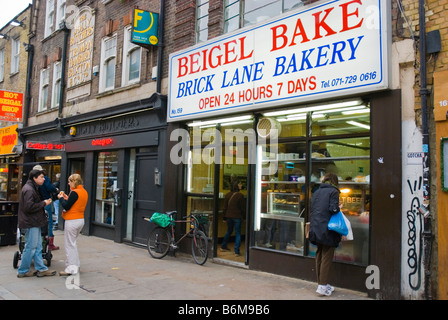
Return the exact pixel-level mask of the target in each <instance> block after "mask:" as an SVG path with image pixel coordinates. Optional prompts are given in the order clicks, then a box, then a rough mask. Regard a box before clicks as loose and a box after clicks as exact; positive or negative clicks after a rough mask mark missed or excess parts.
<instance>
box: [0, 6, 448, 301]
mask: <svg viewBox="0 0 448 320" xmlns="http://www.w3.org/2000/svg"><path fill="white" fill-rule="evenodd" d="M327 2H328V1H303V2H302V3H301V5H303V6H304V8H306V9H308V8H314V6H320V5H325V3H327ZM345 2H348V1H345ZM359 2H361V1H351V2H350V3H351V4H352V3H353V4H355V5H356V4H357V3H359ZM226 3H227V2H226V1H220V0H210V1H208V2H207V1H195V0H176V1H143V0H142V1H139V0H135V1H119V0H99V1H92V0H66V1H59V0H45V1H33V7H32V13H31V17H30V23H29V25H30V29H29V30H30V36H29V39H26V40H24V42H26V41H28V42H29V43H30V44H32V45H33V47H34V56H33V64H32V73H31V76H30V82H29V83H30V88H31V94H30V97H29V98H30V103H29V109H28V110H27V111H26V112H28V115H29V116H28V117H27V119H26V126H25V127H24V128H23V129H22V130H21V136H22V137H23V139H24V143H26V141H38V142H42V143H44V142H45V143H61V144H62V145H63V146H64V151H65V152H61V151H56V150H54V149H53V150H50V149H41V150H35V149H27V148H24V153H23V156H24V160H23V162H24V165H23V167H24V168H25V172H26V170H28V169H29V168H30V167H31V166H32V165H33V164H36V163H39V164H41V165H43V166H44V167H45V168H46V169H47V170H48V171H49V172H50V173H51V174H52V175H53V176H54V175H55V174H56V173H59V172H60V173H61V174H62V176H63V179H62V181H65V180H66V178H65V177H66V176H68V175H69V174H70V173H72V172H74V171H77V172H80V173H82V175H83V176H84V177H85V185H86V188H87V189H88V191H89V194H92V199H91V200H90V203H89V206H88V208H89V209H88V210H87V211H86V219H87V220H88V221H89V223H87V224H86V227H85V230H84V232H85V233H86V234H92V235H97V236H101V237H106V238H110V239H114V240H115V241H119V242H122V241H124V242H134V243H140V244H144V242H145V240H146V235H147V233H148V232H149V228H150V227H149V226H147V225H145V224H143V223H142V222H141V217H142V216H148V215H151V214H152V212H154V211H168V210H174V209H177V210H179V211H182V212H187V213H188V212H189V211H188V210H191V204H192V203H193V202H192V201H191V199H193V198H194V199H193V200H197V199H196V198H200V197H201V196H204V194H202V193H198V194H194V193H188V192H186V191H185V190H186V189H187V187H188V186H186V185H185V183H187V182H185V179H186V176H187V175H188V174H189V173H188V170H184V169H185V168H184V167H182V166H176V165H174V164H173V163H172V162H171V161H170V150H171V147H172V146H173V145H174V143H175V142H174V141H170V135H171V133H172V132H173V131H174V130H175V129H178V128H186V127H187V123H186V122H182V121H181V122H171V123H168V122H167V119H166V117H167V115H166V112H167V111H166V109H167V99H169V97H168V98H167V95H168V94H169V92H168V91H169V82H170V79H169V66H170V63H171V62H170V54H173V53H175V52H179V51H182V50H188V49H189V48H195V47H198V46H201V45H202V44H201V43H199V42H197V40H196V39H197V37H199V35H198V34H197V31H198V28H199V27H198V26H197V20H198V19H199V15H200V12H201V11H200V10H199V7H198V6H201V5H204V4H206V8H207V10H206V11H207V12H206V14H204V15H205V16H207V17H206V19H207V22H206V27H204V29H205V30H206V31H204V32H205V34H206V36H205V38H206V39H207V41H208V42H207V41H205V43H210V42H212V41H218V40H219V39H221V38H222V37H223V36H225V35H226V32H224V30H225V25H226V18H225V13H226V8H225V6H226V5H227V4H226ZM162 4H164V17H163V18H164V23H163V25H162V26H159V27H160V28H162V30H163V38H162V42H161V45H162V46H161V47H157V46H153V47H141V48H137V47H134V46H132V45H130V44H129V41H128V40H127V39H128V38H126V37H128V35H129V33H128V32H129V29H128V28H129V27H131V26H132V23H133V15H134V12H133V9H134V8H139V9H142V10H147V11H151V12H156V13H160V12H161V11H162V10H161V5H162ZM388 4H389V3H388ZM37 5H38V6H37ZM48 6H52V9H50V10H49V8H48ZM62 6H65V7H62ZM447 6H448V4H447V3H446V1H440V0H439V1H431V0H430V1H426V7H425V9H426V12H425V14H426V32H427V33H428V32H431V31H435V30H439V31H440V35H441V42H440V44H441V50H440V51H439V52H434V53H431V54H428V55H427V88H428V89H429V92H430V93H429V99H428V106H427V107H428V111H429V112H428V115H429V133H430V140H429V150H430V151H429V154H432V155H436V154H437V156H431V157H430V161H431V162H430V177H431V178H430V180H429V185H428V187H429V190H430V196H429V199H428V197H427V194H425V193H424V190H422V188H421V186H419V181H423V178H426V176H425V174H424V172H423V171H424V168H423V166H420V165H418V164H416V163H415V162H413V161H412V160H410V156H412V155H414V154H418V156H420V154H421V150H422V149H423V146H422V144H423V142H422V141H423V138H422V113H421V88H420V67H421V62H420V55H419V30H420V29H419V1H417V0H402V1H391V2H390V18H391V19H390V20H391V21H390V29H389V30H388V32H389V33H390V37H391V40H392V44H391V52H390V55H389V56H388V63H390V77H391V81H390V84H389V90H386V91H380V92H378V93H376V94H372V95H368V94H363V95H362V98H363V99H365V100H369V101H370V102H371V103H372V105H374V106H376V107H375V108H372V118H371V119H372V120H371V121H372V123H371V126H372V128H373V129H372V131H371V133H370V134H369V137H370V138H371V139H372V144H373V145H374V146H375V147H374V148H376V151H375V152H376V153H374V150H372V154H371V155H370V157H371V163H372V165H371V166H372V172H373V174H375V172H376V174H377V176H376V178H375V177H374V178H373V181H374V182H372V185H371V186H372V195H374V198H373V200H372V204H373V205H372V206H373V207H375V206H376V208H375V209H373V211H372V212H373V213H372V220H371V221H370V223H371V224H370V228H371V233H370V234H369V237H371V239H372V242H370V244H369V247H368V249H364V250H367V251H368V252H367V254H368V256H369V259H370V260H369V265H376V266H378V267H379V269H380V270H381V280H380V283H381V286H379V289H376V288H374V289H366V288H365V283H364V281H363V280H365V278H366V277H367V276H366V267H367V264H365V263H364V264H361V265H357V264H356V263H352V264H350V263H342V262H338V263H337V264H336V267H335V274H336V275H337V276H336V277H338V279H336V280H335V281H336V285H341V286H345V287H349V288H354V289H357V290H365V291H367V292H368V293H369V295H370V296H372V297H375V298H378V299H388V298H394V299H397V298H404V299H423V298H431V297H432V298H446V297H447V295H448V293H447V289H446V288H447V287H448V285H447V281H448V276H447V274H445V271H444V270H448V268H447V261H448V258H447V256H446V252H445V251H446V250H444V248H446V239H447V238H448V237H447V236H446V230H444V228H441V227H439V226H442V225H445V224H446V222H447V221H446V217H445V215H444V214H443V213H444V212H446V210H445V208H446V207H447V206H448V204H447V203H448V199H445V196H446V194H445V191H443V190H442V189H441V184H442V181H441V180H440V177H441V172H440V171H441V168H442V166H441V161H442V160H440V159H441V158H440V156H439V153H440V148H441V147H440V143H439V140H440V138H442V137H444V136H446V134H445V132H446V128H445V127H446V124H445V122H444V120H445V119H442V120H435V119H434V117H433V114H434V112H435V109H437V105H436V104H437V101H433V98H434V94H435V90H434V88H433V85H434V78H435V77H434V75H436V77H437V75H438V74H439V75H440V74H441V73H442V72H443V71H447V64H448V50H447V49H446V45H447V44H448V43H447V42H448V19H447V17H446V13H445V12H446V11H447V10H446V9H448V7H447ZM64 8H65V9H64ZM300 11H301V10H300V9H299V10H297V12H300ZM60 12H65V17H66V19H65V22H66V25H65V27H64V25H60V22H62V15H61V14H60ZM292 12H293V11H292ZM202 14H203V13H202ZM288 15H289V13H288V12H285V13H283V14H282V16H288ZM352 17H353V16H352ZM50 19H52V21H53V23H49V22H48V21H49V20H50ZM273 20H275V18H273ZM263 21H269V20H263ZM255 25H257V24H255ZM27 30H28V29H27ZM203 40H205V39H203ZM89 41H91V42H89ZM64 43H65V44H64ZM1 44H2V40H0V49H1ZM106 47H107V48H108V49H107V50H106V49H105V48H106ZM111 48H113V50H112V51H109V49H111ZM138 50H140V51H138ZM109 52H112V53H111V54H109ZM21 53H22V52H21ZM64 57H65V60H64ZM131 57H134V58H136V57H139V61H140V63H139V68H138V77H137V78H132V79H131V78H130V76H129V72H130V69H131V67H130V65H129V63H130V62H129V61H130V60H131ZM160 58H161V60H160ZM64 64H65V68H64V67H63V66H64ZM159 65H161V68H162V72H161V75H162V77H161V79H157V75H158V72H157V67H159ZM108 66H110V67H112V68H113V76H111V77H109V76H108V75H109V72H110V70H112V69H107V67H108ZM63 71H64V72H63ZM60 74H62V76H61V75H60ZM134 76H135V74H134ZM135 79H137V80H135ZM0 85H1V83H0ZM59 85H60V87H58V86H59ZM58 90H59V91H58ZM58 92H61V94H62V96H60V95H59V94H58ZM60 102H62V105H61V103H60ZM382 105H384V106H385V107H382ZM382 108H383V109H382ZM384 108H386V109H387V108H389V110H390V112H388V110H384ZM374 109H376V110H374ZM253 113H256V114H259V113H260V111H259V110H255V111H254V112H253ZM257 117H258V115H257ZM397 123H401V126H400V125H398V127H399V128H398V129H397ZM382 131H384V132H382ZM386 140H387V141H388V142H389V143H388V145H390V149H387V146H384V141H386ZM376 141H378V142H376ZM376 143H377V144H376ZM381 148H384V149H381ZM378 150H380V151H381V152H384V153H378ZM387 152H390V155H391V158H390V159H392V158H393V160H391V161H393V162H394V165H393V166H392V165H390V162H388V161H387V160H388V158H387V156H389V154H387ZM392 156H393V157H392ZM380 157H386V161H385V162H384V163H385V164H386V165H385V166H383V164H384V163H382V162H380V161H379V159H380ZM397 159H399V160H397ZM387 165H390V166H389V167H387V168H386V166H387ZM185 167H186V166H185ZM249 167H250V166H249ZM105 168H108V169H107V170H109V171H107V170H106V169H105ZM214 170H215V172H216V173H218V172H219V174H218V176H219V175H221V176H222V177H224V173H223V171H224V170H223V169H220V168H219V166H217V167H215V168H214ZM219 170H222V171H219ZM251 170H253V171H251ZM382 170H383V171H382ZM251 172H252V173H251ZM254 172H255V168H252V169H250V168H249V173H247V181H249V182H248V185H249V186H250V183H251V182H250V181H251V179H252V183H254V182H255V178H254V176H255V175H254ZM386 173H388V174H390V175H391V176H392V177H391V178H389V177H388V176H387V174H386ZM373 174H372V175H373ZM381 175H383V178H384V180H385V181H384V182H382V181H379V180H381V179H380V176H381ZM105 177H107V178H105ZM160 177H162V178H161V179H160ZM386 180H387V183H386ZM138 181H147V182H151V183H150V185H151V186H148V185H149V183H146V184H143V183H142V182H140V184H138ZM153 182H154V183H153ZM389 182H390V183H389ZM414 183H415V184H414ZM389 184H391V185H393V187H392V188H391V187H389ZM409 186H410V187H409ZM414 186H415V187H414ZM62 187H63V188H64V187H65V186H64V183H63V184H62ZM214 188H215V190H214V191H215V194H209V195H207V194H206V195H205V196H208V197H209V200H211V201H213V203H215V202H216V204H215V205H212V206H210V207H209V208H208V209H211V210H212V211H213V212H214V216H215V217H214V218H211V219H215V220H211V225H212V226H213V225H218V224H219V222H218V218H217V217H218V214H219V211H220V209H219V204H217V203H219V201H220V200H219V199H220V195H219V194H220V193H222V192H223V190H224V189H223V183H222V182H221V184H215V186H214ZM221 189H222V190H221ZM93 195H95V196H93ZM195 197H196V198H195ZM247 198H248V199H249V200H248V208H249V209H250V210H249V212H250V213H248V216H247V218H248V219H247V221H248V223H253V221H254V220H255V218H254V216H255V214H254V210H255V209H254V203H255V202H256V201H258V200H257V198H256V196H255V195H254V193H253V192H252V191H251V190H248V192H247ZM190 201H191V202H190ZM416 203H418V204H419V206H416ZM421 206H423V209H424V208H429V209H430V212H431V214H430V216H429V218H423V213H420V211H418V210H417V209H419V208H420V207H421ZM428 222H431V223H430V224H428ZM279 225H280V223H279ZM213 228H215V226H213V227H210V230H213V232H212V236H211V241H212V243H213V246H212V247H213V248H214V250H213V252H212V253H211V254H213V255H214V256H215V257H217V258H219V253H218V252H217V250H216V249H217V245H218V244H217V243H218V241H221V239H220V238H219V237H218V235H219V232H220V229H219V228H221V225H219V226H216V228H215V229H213ZM251 228H252V229H251ZM425 228H426V233H425V232H424V231H425ZM279 230H280V227H279ZM247 231H248V234H246V237H247V238H246V241H247V244H246V249H247V254H246V256H245V261H244V264H246V265H247V266H248V267H249V268H252V269H259V270H265V271H269V272H274V273H279V274H285V275H289V276H294V277H301V278H305V279H310V280H313V279H314V272H313V271H312V268H313V263H314V260H313V259H307V258H308V257H309V256H308V257H303V256H300V255H295V254H291V252H287V253H286V254H285V253H284V252H283V253H282V252H278V251H275V250H273V249H267V248H265V247H263V248H261V247H260V246H258V247H257V244H256V236H255V229H254V227H253V225H250V224H249V227H248V229H247ZM428 231H431V232H429V233H428ZM425 235H426V236H427V237H426V238H425V237H424V236H425ZM432 235H433V238H432ZM280 238H281V236H280ZM431 239H433V240H434V241H433V242H431V241H428V240H431ZM304 241H306V240H304ZM399 244H401V245H399ZM288 245H289V244H288ZM431 245H432V247H431ZM289 248H291V246H289ZM311 251H312V250H311V249H309V252H311ZM249 252H250V255H249V254H248V253H249ZM427 252H431V253H432V256H431V255H429V254H427ZM305 256H306V254H305ZM429 257H431V258H429ZM218 260H219V259H218ZM270 262H272V263H270ZM274 262H275V263H274ZM427 268H429V271H431V272H430V273H429V272H425V271H428V270H427ZM347 274H350V275H351V276H350V277H351V278H352V279H348V278H350V277H348V276H347ZM428 275H429V276H428Z"/></svg>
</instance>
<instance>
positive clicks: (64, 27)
mask: <svg viewBox="0 0 448 320" xmlns="http://www.w3.org/2000/svg"><path fill="white" fill-rule="evenodd" d="M61 28H62V31H64V44H63V47H62V58H61V60H62V66H61V93H60V95H59V110H58V118H59V119H61V118H62V106H63V104H64V91H65V67H66V64H67V44H68V31H69V30H68V28H67V25H66V24H65V21H63V22H61Z"/></svg>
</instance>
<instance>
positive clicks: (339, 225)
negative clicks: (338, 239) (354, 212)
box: [328, 211, 348, 236]
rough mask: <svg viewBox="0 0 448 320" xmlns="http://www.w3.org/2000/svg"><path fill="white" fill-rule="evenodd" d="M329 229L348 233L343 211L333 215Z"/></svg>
mask: <svg viewBox="0 0 448 320" xmlns="http://www.w3.org/2000/svg"><path fill="white" fill-rule="evenodd" d="M328 230H333V231H336V232H337V233H339V234H341V235H343V236H346V235H348V228H347V224H346V223H345V220H344V214H343V213H342V211H339V212H338V213H336V214H334V215H332V216H331V218H330V221H329V222H328Z"/></svg>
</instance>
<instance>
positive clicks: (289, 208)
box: [254, 100, 371, 265]
mask: <svg viewBox="0 0 448 320" xmlns="http://www.w3.org/2000/svg"><path fill="white" fill-rule="evenodd" d="M300 110H302V111H300ZM263 115H264V117H268V118H270V119H271V121H274V122H275V123H277V127H278V128H279V129H280V133H279V134H278V138H277V139H275V140H272V139H271V140H267V142H266V143H265V144H264V145H258V146H257V159H258V160H257V169H256V171H257V173H256V190H255V194H256V199H255V206H256V207H255V217H254V231H255V232H254V240H255V246H256V247H258V248H260V249H269V250H276V251H283V252H288V253H293V254H298V255H305V256H314V255H315V252H316V247H315V246H314V245H312V244H311V243H307V241H306V238H305V229H304V227H305V223H306V222H308V221H309V220H310V218H309V215H310V206H311V200H312V196H313V193H314V192H315V191H316V190H317V189H318V188H319V186H320V182H321V178H322V177H323V175H324V174H326V173H330V172H331V173H335V174H337V175H338V177H339V185H338V188H339V190H340V191H341V193H340V196H339V200H340V203H342V205H343V207H342V212H343V213H344V214H345V215H346V217H347V218H348V219H349V220H350V222H351V225H352V229H353V232H354V240H353V241H344V242H342V243H341V245H340V246H339V247H338V248H337V250H336V251H335V259H336V260H337V261H345V262H350V263H356V264H362V265H367V264H368V252H369V250H368V248H369V214H370V152H371V146H370V130H369V125H370V108H369V105H368V104H367V103H363V102H362V101H361V100H353V101H348V100H347V101H341V102H338V103H331V104H330V103H326V104H322V105H316V106H304V107H302V108H296V109H289V110H276V111H273V112H265V113H264V114H263ZM262 119H263V118H262ZM354 119H356V121H355V123H353V122H351V121H354ZM359 124H362V125H361V126H360V125H359Z"/></svg>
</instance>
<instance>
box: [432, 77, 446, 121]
mask: <svg viewBox="0 0 448 320" xmlns="http://www.w3.org/2000/svg"><path fill="white" fill-rule="evenodd" d="M447 87H448V71H439V72H434V119H435V120H436V121H443V120H446V119H447V112H448V92H447V90H446V88H447Z"/></svg>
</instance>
